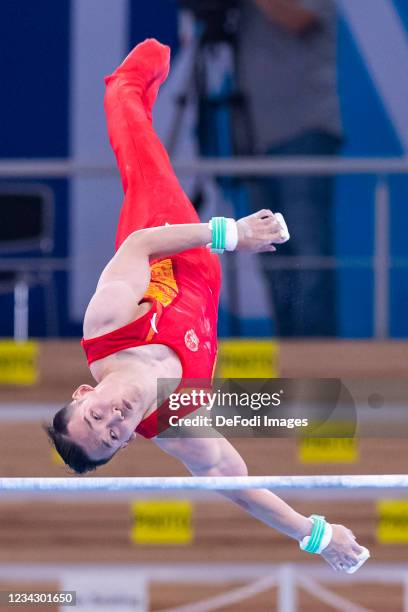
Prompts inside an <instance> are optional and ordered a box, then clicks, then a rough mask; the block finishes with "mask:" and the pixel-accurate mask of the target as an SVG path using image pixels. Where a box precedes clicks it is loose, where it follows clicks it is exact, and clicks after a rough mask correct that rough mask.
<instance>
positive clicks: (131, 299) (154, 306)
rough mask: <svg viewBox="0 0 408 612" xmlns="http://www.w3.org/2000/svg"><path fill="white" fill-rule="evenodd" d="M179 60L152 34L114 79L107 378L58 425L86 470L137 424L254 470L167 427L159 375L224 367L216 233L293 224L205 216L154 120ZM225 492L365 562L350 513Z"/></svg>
mask: <svg viewBox="0 0 408 612" xmlns="http://www.w3.org/2000/svg"><path fill="white" fill-rule="evenodd" d="M169 63H170V50H169V48H168V47H166V46H164V45H161V44H160V43H158V42H157V41H155V40H153V39H149V40H146V41H145V42H143V43H141V44H140V45H138V46H137V47H135V49H133V51H132V52H131V53H130V54H129V55H128V56H127V57H126V59H125V60H124V61H123V63H122V64H121V65H120V66H119V67H118V68H117V69H116V70H115V72H114V73H113V74H112V75H111V76H109V77H107V78H106V79H105V81H106V85H107V89H106V96H105V109H106V115H107V123H108V131H109V137H110V142H111V145H112V147H113V150H114V152H115V155H116V158H117V162H118V166H119V170H120V174H121V178H122V183H123V188H124V192H125V199H124V203H123V207H122V210H121V213H120V220H119V227H118V232H117V237H116V254H115V255H114V257H113V258H112V260H111V261H110V262H109V263H108V265H107V266H106V268H105V269H104V270H103V272H102V274H101V277H100V279H99V282H98V285H97V288H96V291H95V294H94V296H93V297H92V299H91V301H90V303H89V306H88V308H87V311H86V314H85V319H84V339H83V341H82V345H83V348H84V350H85V353H86V356H87V359H88V364H89V367H90V370H91V373H92V375H93V377H94V379H95V380H96V382H97V384H96V386H95V387H91V386H89V385H81V386H79V387H78V388H77V389H76V390H75V391H74V393H73V396H72V401H71V402H70V403H69V404H68V405H66V406H65V407H64V408H62V409H61V410H60V411H59V412H58V413H57V414H56V415H55V417H54V419H53V423H52V425H50V426H49V427H48V428H47V432H48V435H49V437H50V438H51V440H52V441H53V443H54V445H55V447H56V449H57V451H58V452H59V454H60V455H61V457H62V458H63V459H64V461H65V463H67V464H68V465H69V466H70V467H71V468H72V469H73V470H74V471H75V472H77V473H84V472H86V471H89V470H93V469H95V468H96V467H97V466H99V465H103V464H105V463H107V462H108V461H109V460H110V459H111V458H112V457H113V456H114V455H115V454H116V452H117V451H119V450H120V449H122V448H124V447H125V446H126V445H127V444H129V442H132V441H133V440H134V439H135V437H136V433H135V432H137V433H139V434H140V435H142V436H144V437H146V438H150V439H152V440H153V441H154V442H155V443H156V444H157V445H158V446H159V447H160V448H161V449H162V450H164V451H165V452H167V453H169V454H170V455H173V456H174V457H176V458H178V459H179V460H180V461H181V462H182V463H183V464H184V465H185V466H186V467H187V469H188V470H189V471H190V472H191V473H192V474H194V475H196V476H242V475H246V474H247V468H246V465H245V462H244V460H243V459H242V457H241V456H240V455H239V453H238V452H237V451H236V450H235V449H234V448H233V446H232V445H231V444H230V443H229V442H228V441H227V440H226V439H225V438H222V437H220V436H217V437H214V438H194V437H191V438H190V437H188V438H178V439H172V438H168V439H166V438H161V437H158V434H159V433H161V432H163V431H164V430H165V429H166V428H168V426H169V423H168V417H169V408H168V403H166V401H162V400H158V399H157V379H158V378H160V379H172V380H174V381H176V382H175V383H174V386H173V388H171V389H169V394H170V393H172V392H174V391H175V390H176V389H177V388H178V387H179V384H178V383H180V382H181V381H182V380H183V379H190V378H201V379H211V377H212V375H213V370H214V364H215V360H216V352H217V338H216V334H217V331H216V330H217V311H218V299H219V291H220V285H221V275H220V265H219V261H218V255H216V254H214V253H213V252H211V251H210V249H209V248H207V245H210V246H212V250H213V251H214V250H215V251H222V250H223V249H225V248H226V249H228V250H234V249H235V248H237V249H238V250H240V251H250V252H253V253H256V252H261V251H270V252H273V251H275V250H276V249H275V247H274V246H273V245H274V244H279V243H281V242H283V241H285V240H286V239H287V235H286V234H285V230H284V228H283V226H282V225H281V223H280V219H279V217H276V216H275V215H274V214H273V213H272V212H271V211H270V210H262V211H260V212H258V213H255V214H254V215H251V216H249V217H245V218H243V219H240V220H239V221H237V222H235V221H233V220H225V219H223V218H215V219H213V220H212V223H211V224H206V223H201V222H200V220H199V218H198V216H197V214H196V212H195V210H194V208H193V206H192V205H191V203H190V202H189V200H188V198H187V197H186V195H185V194H184V192H183V190H182V189H181V186H180V185H179V183H178V181H177V178H176V176H175V174H174V173H173V170H172V168H171V165H170V161H169V159H168V156H167V153H166V151H165V150H164V148H163V146H162V144H161V143H160V141H159V139H158V137H157V135H156V134H155V132H154V130H153V127H152V108H153V104H154V102H155V99H156V96H157V94H158V91H159V88H160V85H161V84H162V83H163V81H164V80H165V79H166V77H167V75H168V72H169ZM177 381H178V383H177ZM162 399H164V400H165V398H162ZM189 411H191V408H187V409H186V413H187V412H189ZM223 495H225V496H226V497H228V498H229V499H230V500H232V501H233V502H235V503H236V504H238V505H239V506H240V507H242V508H243V509H245V510H246V511H247V512H249V513H250V514H252V515H253V516H254V517H256V518H258V519H259V520H261V521H263V522H264V523H266V524H267V525H269V526H271V527H273V528H275V529H277V530H279V531H281V532H282V533H284V534H286V535H288V536H290V537H292V538H294V539H296V540H298V542H299V543H300V544H301V547H302V548H303V549H304V550H306V551H308V552H312V553H321V554H322V556H323V557H324V559H325V560H326V561H327V562H328V563H329V564H330V565H331V566H332V567H333V568H334V569H336V570H344V571H348V572H351V571H354V570H355V569H356V568H357V567H358V566H359V565H360V564H361V563H362V560H363V556H364V551H365V549H363V548H362V547H361V546H359V545H358V544H357V542H356V540H355V537H354V535H353V534H352V532H351V531H350V530H349V529H347V528H345V527H343V526H342V525H330V524H329V523H327V522H326V521H325V520H324V518H323V517H319V516H316V515H313V516H312V517H310V518H307V517H305V516H302V515H301V514H299V513H298V512H296V511H295V510H294V509H292V508H291V507H290V506H289V505H288V504H286V503H285V502H284V501H283V500H282V499H280V498H279V497H277V496H276V495H274V494H273V493H272V492H270V491H267V490H247V491H228V492H225V493H223ZM364 560H365V559H364Z"/></svg>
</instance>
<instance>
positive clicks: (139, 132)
mask: <svg viewBox="0 0 408 612" xmlns="http://www.w3.org/2000/svg"><path fill="white" fill-rule="evenodd" d="M169 62H170V49H169V47H166V46H165V45H162V44H160V43H159V42H157V41H156V40H154V39H148V40H146V41H144V42H143V43H141V44H139V45H137V46H136V47H135V48H134V49H133V50H132V51H131V52H130V54H129V55H128V56H127V57H126V59H125V60H124V62H123V63H122V64H121V65H120V66H119V67H118V68H117V69H116V70H115V72H114V73H113V74H112V75H111V76H109V77H107V78H106V79H105V81H106V85H107V90H106V95H105V111H106V116H107V124H108V132H109V138H110V142H111V145H112V148H113V150H114V152H115V155H116V159H117V162H118V166H119V170H120V174H121V178H122V184H123V188H124V191H125V201H124V203H123V207H122V210H121V214H120V220H119V227H118V232H117V238H116V247H117V248H118V247H119V246H120V245H121V244H122V242H123V241H124V240H125V239H126V238H127V237H128V235H129V234H130V233H132V232H134V231H136V230H138V229H142V228H145V227H155V226H159V225H164V224H165V223H170V224H176V223H197V222H199V218H198V216H197V213H196V212H195V210H194V208H193V206H192V204H191V203H190V201H189V199H188V198H187V196H186V194H185V193H184V192H183V190H182V188H181V186H180V184H179V182H178V180H177V177H176V176H175V174H174V171H173V169H172V167H171V164H170V160H169V158H168V155H167V153H166V151H165V149H164V147H163V145H162V144H161V142H160V140H159V138H158V136H157V134H156V133H155V131H154V129H153V126H152V108H153V105H154V102H155V100H156V97H157V94H158V91H159V88H160V85H161V84H162V83H163V82H164V81H165V79H166V78H167V75H168V72H169Z"/></svg>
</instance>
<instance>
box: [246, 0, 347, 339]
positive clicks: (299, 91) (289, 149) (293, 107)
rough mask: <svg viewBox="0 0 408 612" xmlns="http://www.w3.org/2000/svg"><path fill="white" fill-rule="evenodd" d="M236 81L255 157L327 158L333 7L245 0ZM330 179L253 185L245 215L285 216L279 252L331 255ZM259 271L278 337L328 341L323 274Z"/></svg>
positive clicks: (334, 131)
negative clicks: (285, 235)
mask: <svg viewBox="0 0 408 612" xmlns="http://www.w3.org/2000/svg"><path fill="white" fill-rule="evenodd" d="M241 7H242V14H241V20H240V28H239V37H238V82H239V86H240V89H241V90H242V91H243V93H244V94H245V96H246V98H247V101H248V103H249V112H250V115H251V120H252V125H253V129H254V139H255V146H256V153H258V154H261V155H265V154H268V155H284V156H287V155H335V154H337V152H338V150H339V146H340V144H341V121H340V112H339V103H338V97H337V78H336V8H335V3H334V0H245V1H244V2H242V4H241ZM333 184H334V179H333V178H332V177H316V176H290V177H289V176H286V177H285V176H282V177H270V178H265V179H260V180H259V181H257V183H256V185H255V183H254V189H253V192H252V204H253V207H254V209H257V210H259V209H261V208H271V209H272V210H276V211H280V212H282V213H283V214H284V216H285V218H286V221H287V223H288V226H289V230H290V232H291V240H290V241H289V242H288V243H287V244H285V245H283V246H281V247H279V253H278V254H279V255H296V256H304V255H306V256H311V255H313V256H317V255H319V256H332V255H333V254H334V247H333V241H334V238H333V224H334V221H333V218H332V217H333V205H332V200H333ZM261 261H262V268H263V271H264V275H265V278H266V280H267V283H268V287H269V292H270V295H271V299H272V301H273V305H274V311H275V319H276V322H277V328H278V329H277V332H278V335H279V336H334V335H336V288H335V273H334V271H332V270H307V269H302V270H300V269H293V270H276V271H271V270H270V269H269V270H268V262H269V261H270V258H268V257H262V258H261Z"/></svg>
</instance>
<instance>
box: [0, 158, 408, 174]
mask: <svg viewBox="0 0 408 612" xmlns="http://www.w3.org/2000/svg"><path fill="white" fill-rule="evenodd" d="M173 166H174V169H175V171H176V172H177V173H178V174H207V175H213V176H249V177H251V176H270V175H274V174H275V175H279V174H287V175H322V174H325V175H336V174H372V175H377V174H406V173H408V158H405V157H400V158H382V157H378V158H375V157H367V158H364V157H361V158H344V157H332V156H330V157H312V156H290V157H279V158H272V157H271V156H266V157H260V156H252V157H233V158H226V157H225V158H219V157H217V158H198V159H196V160H184V159H174V160H173ZM71 176H88V177H91V176H98V177H101V176H106V177H112V176H117V177H118V178H119V173H118V170H117V168H116V166H115V165H114V164H85V163H82V164H78V163H74V162H72V161H70V160H69V159H55V158H54V159H6V160H3V161H0V178H3V179H10V178H45V177H48V178H69V177H71Z"/></svg>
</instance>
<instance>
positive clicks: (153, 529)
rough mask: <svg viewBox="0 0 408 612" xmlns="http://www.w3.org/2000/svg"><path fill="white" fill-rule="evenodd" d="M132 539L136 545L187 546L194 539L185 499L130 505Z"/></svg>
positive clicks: (150, 501) (188, 503)
mask: <svg viewBox="0 0 408 612" xmlns="http://www.w3.org/2000/svg"><path fill="white" fill-rule="evenodd" d="M132 517H133V526H132V530H131V540H132V541H133V542H134V543H136V544H189V543H190V542H191V541H192V540H193V527H192V504H191V502H190V501H188V500H143V501H135V502H133V504H132Z"/></svg>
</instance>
